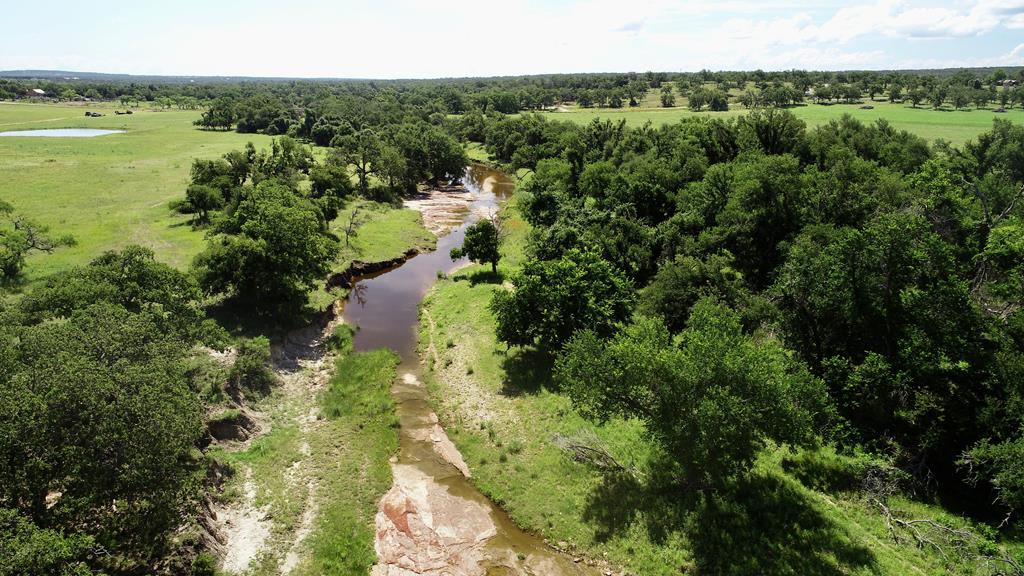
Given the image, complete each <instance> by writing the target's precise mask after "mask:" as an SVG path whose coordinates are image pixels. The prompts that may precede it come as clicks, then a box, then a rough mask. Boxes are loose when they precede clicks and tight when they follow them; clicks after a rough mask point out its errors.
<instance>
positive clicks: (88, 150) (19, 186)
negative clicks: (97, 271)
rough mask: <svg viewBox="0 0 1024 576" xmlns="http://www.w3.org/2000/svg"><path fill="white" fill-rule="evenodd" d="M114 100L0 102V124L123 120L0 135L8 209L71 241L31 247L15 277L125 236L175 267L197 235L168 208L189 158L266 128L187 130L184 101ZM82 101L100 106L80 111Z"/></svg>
mask: <svg viewBox="0 0 1024 576" xmlns="http://www.w3.org/2000/svg"><path fill="white" fill-rule="evenodd" d="M115 108H117V109H123V108H122V107H120V106H115V105H114V104H111V103H104V104H90V105H88V106H83V105H57V104H27V103H10V102H3V103H0V131H8V130H28V129H41V128H105V129H114V130H125V131H126V132H125V133H124V134H111V135H106V136H99V137H95V138H27V137H17V138H10V137H5V138H0V199H3V200H5V201H7V202H9V203H10V204H12V205H13V206H14V209H15V211H17V212H19V213H21V214H24V215H25V216H28V217H29V218H31V219H34V220H36V221H38V222H40V223H42V224H45V225H47V226H49V227H50V229H51V232H52V233H54V234H57V235H60V234H72V235H73V236H74V237H75V239H76V240H77V245H76V246H72V247H67V248H59V249H58V250H56V251H55V252H53V253H52V254H39V253H33V254H32V255H31V256H30V257H29V261H28V265H27V267H26V270H25V281H26V282H29V283H31V282H34V281H38V280H39V279H40V278H43V277H45V276H47V275H49V274H51V273H53V272H56V271H58V270H62V269H66V268H68V267H70V266H74V265H78V264H85V263H87V262H89V261H90V260H91V259H92V258H94V257H95V256H97V255H98V254H100V253H101V252H103V251H105V250H110V249H118V248H121V247H123V246H125V245H128V244H140V245H143V246H147V247H149V248H151V249H153V250H154V251H155V252H156V255H157V258H158V259H159V260H161V261H164V262H167V263H169V264H171V265H173V266H175V267H178V268H184V267H186V266H187V265H188V264H189V262H190V261H191V259H192V257H193V256H194V255H195V254H196V253H198V252H199V251H200V250H201V249H202V247H203V245H204V239H203V232H202V231H194V230H193V229H192V227H191V226H190V225H189V218H190V217H189V216H184V215H179V214H176V213H174V212H172V211H171V210H169V209H168V202H170V201H171V200H174V199H177V198H181V197H182V195H183V194H184V191H185V187H186V184H187V181H188V177H189V168H190V166H191V164H192V160H193V159H194V158H216V157H217V156H220V155H221V154H224V153H225V152H227V151H229V150H232V149H236V148H241V147H243V146H245V143H246V142H249V141H252V142H254V143H255V144H256V145H257V147H262V146H265V145H267V144H268V143H269V141H270V138H269V137H267V136H262V135H255V134H238V133H235V132H209V131H202V130H197V129H196V128H195V127H194V126H192V121H193V120H195V119H196V118H198V117H199V112H198V111H194V110H165V111H157V110H149V109H147V108H145V107H140V108H134V109H132V111H133V114H131V115H120V116H118V115H115V114H114V110H115ZM86 110H94V111H98V112H102V113H103V114H104V116H103V117H101V118H87V117H86V116H85V111H86Z"/></svg>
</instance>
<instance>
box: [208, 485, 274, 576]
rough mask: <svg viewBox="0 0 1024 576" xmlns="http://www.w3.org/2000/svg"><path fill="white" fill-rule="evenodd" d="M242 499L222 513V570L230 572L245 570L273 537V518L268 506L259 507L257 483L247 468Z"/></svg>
mask: <svg viewBox="0 0 1024 576" xmlns="http://www.w3.org/2000/svg"><path fill="white" fill-rule="evenodd" d="M243 490H244V494H243V498H242V501H241V502H240V503H239V504H238V505H235V506H231V507H230V508H228V509H226V510H224V511H223V513H221V514H220V516H221V518H223V531H222V534H224V536H225V538H226V543H225V545H224V551H225V553H224V564H223V570H224V571H225V572H229V573H238V572H244V571H245V570H246V569H248V568H249V564H251V563H252V561H253V560H254V559H255V558H256V556H257V555H259V553H260V552H261V551H262V550H263V546H264V544H265V543H266V541H267V539H268V538H269V537H270V520H269V519H268V518H267V511H266V509H265V508H257V507H256V484H255V483H254V482H253V480H252V469H251V468H246V469H245V483H244V485H243Z"/></svg>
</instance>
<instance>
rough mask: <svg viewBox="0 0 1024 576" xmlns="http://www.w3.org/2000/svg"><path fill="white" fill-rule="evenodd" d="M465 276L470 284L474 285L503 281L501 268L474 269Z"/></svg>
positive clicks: (503, 275) (503, 276)
mask: <svg viewBox="0 0 1024 576" xmlns="http://www.w3.org/2000/svg"><path fill="white" fill-rule="evenodd" d="M466 278H468V279H469V285H470V286H476V285H477V284H499V285H500V284H501V283H502V282H504V281H505V274H504V273H502V271H501V270H499V271H497V272H491V271H490V270H486V269H485V270H476V271H474V272H472V273H470V274H468V275H466Z"/></svg>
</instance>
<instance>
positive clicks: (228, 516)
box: [215, 310, 340, 575]
mask: <svg viewBox="0 0 1024 576" xmlns="http://www.w3.org/2000/svg"><path fill="white" fill-rule="evenodd" d="M339 322H340V315H339V314H337V313H336V311H334V310H332V312H330V313H328V314H325V315H324V316H323V317H322V318H321V319H320V320H319V321H318V322H314V323H313V324H312V325H310V326H308V327H306V328H302V329H299V330H295V331H293V332H290V333H289V334H288V335H287V336H286V337H285V338H284V339H283V341H281V342H280V343H277V344H275V345H273V346H272V347H271V363H272V368H273V370H274V373H275V374H276V375H277V377H278V379H279V381H280V387H279V392H278V394H279V395H280V396H279V397H277V398H275V401H274V405H275V407H274V410H277V411H280V412H281V413H285V414H288V415H289V416H288V418H290V419H291V421H292V422H294V424H295V425H296V427H297V428H298V431H299V437H300V439H301V444H300V445H299V450H298V454H297V458H296V460H295V461H294V462H292V464H291V465H290V466H289V467H288V468H287V469H285V470H283V472H282V474H283V476H284V478H283V479H284V486H285V488H286V489H287V491H288V493H289V494H290V495H291V496H298V497H299V498H301V500H302V503H301V514H300V515H299V517H298V520H297V522H295V527H294V528H293V529H292V530H291V531H290V533H284V534H279V533H275V531H274V530H273V528H274V519H272V518H269V517H268V516H269V515H268V507H267V506H264V507H262V508H257V507H256V504H255V502H256V500H257V494H258V491H259V489H260V486H259V483H258V481H257V480H256V479H254V478H253V474H252V469H251V468H249V467H247V468H246V472H245V474H246V476H245V481H244V484H243V492H244V496H243V498H242V499H241V500H240V501H239V502H233V503H229V504H227V505H225V506H223V507H222V508H220V509H219V510H215V512H216V513H217V515H218V517H220V518H223V521H222V522H221V530H220V533H221V536H222V537H223V538H224V556H223V558H224V560H223V566H222V568H223V570H224V571H225V572H227V573H231V574H242V573H245V572H247V571H249V570H250V569H252V568H253V567H254V566H255V565H256V564H255V563H256V562H257V561H258V560H259V559H260V558H261V555H269V556H270V557H272V558H277V559H278V560H277V568H278V569H277V572H278V573H279V574H282V575H287V574H290V573H291V572H292V571H293V570H294V569H295V568H296V567H297V566H298V565H299V563H300V561H301V559H302V547H303V544H304V542H305V539H306V537H307V536H308V535H309V534H310V533H311V532H312V529H313V526H314V522H315V521H316V518H317V513H318V512H319V508H320V506H319V501H318V495H319V485H318V483H317V480H316V475H315V470H314V462H313V458H312V457H313V456H314V454H313V452H312V448H311V445H310V442H309V440H310V438H311V435H312V434H313V433H315V432H316V429H317V427H318V425H319V416H320V414H319V408H318V404H317V394H318V393H319V391H320V390H321V389H322V388H323V387H324V386H325V385H326V384H327V381H328V380H329V379H330V362H329V360H330V359H329V357H328V355H327V354H326V350H325V347H324V345H323V344H324V341H325V339H326V338H327V336H329V335H330V334H331V333H332V332H333V331H334V329H335V327H336V326H337V325H338V323H339ZM269 429H270V426H268V425H266V424H265V423H262V425H261V426H260V430H261V431H262V433H263V434H265V433H266V432H267V431H269ZM255 438H256V436H254V437H253V438H252V439H249V440H248V441H247V442H245V443H239V444H238V445H237V447H236V449H237V450H242V449H245V448H246V447H248V446H249V444H250V443H251V441H252V440H253V439H255ZM261 565H262V564H261Z"/></svg>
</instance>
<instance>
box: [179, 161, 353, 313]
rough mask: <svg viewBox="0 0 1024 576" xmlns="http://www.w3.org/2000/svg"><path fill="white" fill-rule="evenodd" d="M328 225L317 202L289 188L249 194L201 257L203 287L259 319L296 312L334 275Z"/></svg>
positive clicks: (265, 187) (262, 188)
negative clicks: (233, 300)
mask: <svg viewBox="0 0 1024 576" xmlns="http://www.w3.org/2000/svg"><path fill="white" fill-rule="evenodd" d="M325 224H326V223H325V222H323V220H322V216H321V214H320V211H319V209H318V208H317V206H316V205H315V204H313V202H311V201H310V200H308V199H305V198H302V197H300V196H298V195H297V194H295V193H294V192H292V191H291V190H290V189H288V188H287V187H285V186H282V185H280V184H277V183H274V182H271V181H268V182H264V183H262V184H260V185H258V186H256V188H253V189H248V190H246V191H245V193H244V194H243V195H242V197H241V198H240V200H239V204H238V207H237V208H236V209H235V210H234V212H233V213H232V214H231V215H229V216H228V217H226V218H224V219H223V220H222V221H221V222H220V224H219V225H218V227H217V230H216V231H217V232H219V234H217V236H215V237H214V238H213V239H212V240H211V242H210V245H209V247H207V249H206V250H205V251H203V252H202V253H200V254H199V255H198V256H197V257H196V259H195V263H194V267H195V271H196V275H197V277H198V279H199V283H200V285H201V286H202V287H203V289H204V290H206V291H207V292H208V293H210V294H225V295H228V296H232V297H235V298H238V299H239V300H241V301H243V302H246V303H248V304H250V305H252V306H254V307H255V308H256V311H257V312H259V313H269V312H294V311H296V310H297V309H298V307H299V306H300V305H301V304H302V303H303V302H304V301H305V297H306V293H307V292H308V291H309V290H311V289H312V288H313V287H314V286H315V285H316V282H317V281H318V280H320V279H322V278H323V277H325V276H326V275H327V273H328V272H330V265H331V262H332V261H333V258H334V256H335V254H336V251H337V240H335V239H334V238H333V237H331V236H330V235H328V233H327V232H326V230H325Z"/></svg>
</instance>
